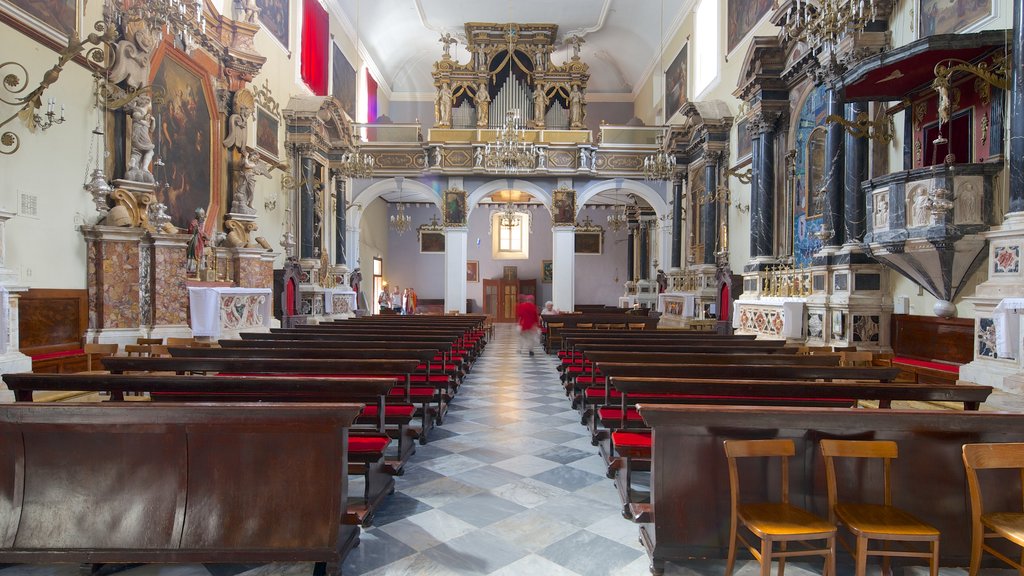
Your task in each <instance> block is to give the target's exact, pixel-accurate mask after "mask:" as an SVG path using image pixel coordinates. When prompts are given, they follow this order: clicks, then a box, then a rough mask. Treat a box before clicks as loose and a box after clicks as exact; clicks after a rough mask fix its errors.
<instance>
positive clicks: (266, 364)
mask: <svg viewBox="0 0 1024 576" xmlns="http://www.w3.org/2000/svg"><path fill="white" fill-rule="evenodd" d="M102 362H103V365H104V366H106V367H107V369H108V370H110V371H111V372H233V373H239V374H360V375H363V374H374V375H376V374H382V375H392V374H409V373H411V372H412V371H413V370H415V369H416V366H417V365H419V360H415V359H410V360H333V359H329V360H324V359H309V358H145V357H142V358H127V357H109V358H104V359H103V360H102Z"/></svg>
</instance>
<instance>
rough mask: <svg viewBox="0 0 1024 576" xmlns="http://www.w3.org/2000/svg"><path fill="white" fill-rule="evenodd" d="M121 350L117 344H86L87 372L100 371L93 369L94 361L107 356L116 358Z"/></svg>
mask: <svg viewBox="0 0 1024 576" xmlns="http://www.w3.org/2000/svg"><path fill="white" fill-rule="evenodd" d="M119 348H120V346H119V345H117V344H96V343H90V344H86V345H85V348H84V350H85V370H86V372H93V371H99V369H98V368H96V369H94V368H93V367H92V363H93V360H94V359H95V360H99V359H100V358H103V357H105V356H114V355H116V354H117V350H118V349H119Z"/></svg>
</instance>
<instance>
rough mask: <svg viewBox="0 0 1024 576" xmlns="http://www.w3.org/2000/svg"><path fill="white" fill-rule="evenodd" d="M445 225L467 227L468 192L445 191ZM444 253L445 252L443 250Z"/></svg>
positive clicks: (451, 189) (450, 189)
mask: <svg viewBox="0 0 1024 576" xmlns="http://www.w3.org/2000/svg"><path fill="white" fill-rule="evenodd" d="M444 225H445V226H465V225H466V191H465V190H458V189H454V188H449V189H448V190H445V191H444ZM442 252H443V250H442Z"/></svg>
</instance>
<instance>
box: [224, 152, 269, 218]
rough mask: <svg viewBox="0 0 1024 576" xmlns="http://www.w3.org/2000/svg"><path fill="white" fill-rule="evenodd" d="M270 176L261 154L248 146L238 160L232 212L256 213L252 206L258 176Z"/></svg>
mask: <svg viewBox="0 0 1024 576" xmlns="http://www.w3.org/2000/svg"><path fill="white" fill-rule="evenodd" d="M260 175H262V176H265V177H267V178H270V172H269V171H268V170H267V165H266V163H264V162H263V161H261V160H260V159H259V156H257V155H256V153H255V152H254V151H253V150H252V149H250V148H246V149H245V150H244V151H243V152H242V157H241V159H239V161H238V168H237V169H236V170H235V190H234V196H233V198H232V202H231V212H232V213H234V214H255V213H256V209H255V208H253V207H252V200H253V196H254V195H255V192H256V176H260Z"/></svg>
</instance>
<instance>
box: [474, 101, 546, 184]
mask: <svg viewBox="0 0 1024 576" xmlns="http://www.w3.org/2000/svg"><path fill="white" fill-rule="evenodd" d="M536 167H537V150H536V149H535V148H534V146H533V143H532V142H528V141H527V140H526V129H525V128H523V125H522V124H521V123H520V122H519V110H518V109H512V110H508V111H506V112H505V124H504V125H502V127H501V129H499V130H498V139H497V141H496V142H488V143H487V145H486V146H485V147H484V168H485V169H486V170H487V171H488V172H495V173H499V174H523V173H527V172H532V171H533V170H534V169H535V168H536Z"/></svg>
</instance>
